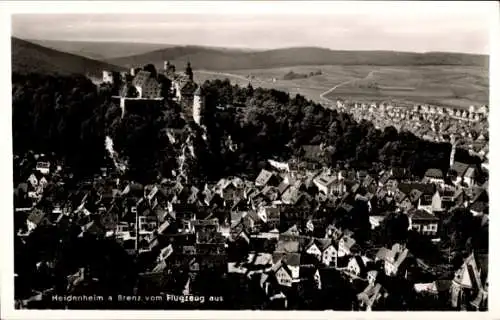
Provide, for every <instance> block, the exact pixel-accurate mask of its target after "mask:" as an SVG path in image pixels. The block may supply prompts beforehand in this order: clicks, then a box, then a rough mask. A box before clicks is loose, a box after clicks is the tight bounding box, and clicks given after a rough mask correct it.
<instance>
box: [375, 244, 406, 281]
mask: <svg viewBox="0 0 500 320" xmlns="http://www.w3.org/2000/svg"><path fill="white" fill-rule="evenodd" d="M408 253H409V251H408V249H407V248H404V247H403V246H401V245H400V244H398V243H396V244H394V245H393V246H392V249H391V250H389V249H387V248H384V247H383V248H380V249H379V251H378V252H377V254H376V256H375V261H383V262H384V271H385V274H386V275H387V276H395V275H397V274H398V273H402V271H403V268H404V262H405V260H406V257H407V256H408Z"/></svg>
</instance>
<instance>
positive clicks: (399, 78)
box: [195, 65, 489, 108]
mask: <svg viewBox="0 0 500 320" xmlns="http://www.w3.org/2000/svg"><path fill="white" fill-rule="evenodd" d="M318 70H321V72H322V74H321V75H316V76H312V77H309V78H305V79H293V80H283V76H284V75H285V74H286V73H288V72H290V71H293V72H296V73H307V74H308V73H310V72H315V71H318ZM195 77H196V81H200V82H203V81H205V80H210V79H216V78H218V79H224V78H228V79H230V80H231V82H233V83H236V84H238V85H240V86H246V85H248V83H249V82H250V81H251V82H252V85H253V86H254V87H257V86H260V87H264V88H274V89H277V90H283V91H286V92H289V93H290V94H291V95H294V94H297V93H298V94H302V95H304V96H306V97H307V98H308V99H311V100H314V101H318V102H324V100H323V101H322V99H321V97H320V96H321V94H323V93H325V92H326V93H325V95H324V97H325V98H327V99H331V100H336V99H346V100H354V101H360V102H373V101H377V102H382V101H384V102H392V103H400V104H414V103H431V104H438V105H443V106H451V107H458V108H466V107H469V106H470V105H471V104H473V105H481V104H488V99H489V89H488V87H489V82H488V71H487V70H486V69H484V68H481V67H474V66H408V67H400V66H394V67H392V66H391V67H385V66H382V67H380V66H368V65H364V66H295V67H285V68H272V69H252V70H231V71H224V72H215V71H214V72H212V71H199V72H195ZM334 87H335V89H332V88H334ZM329 90H330V91H329Z"/></svg>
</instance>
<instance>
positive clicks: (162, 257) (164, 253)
mask: <svg viewBox="0 0 500 320" xmlns="http://www.w3.org/2000/svg"><path fill="white" fill-rule="evenodd" d="M173 252H174V249H173V247H172V244H169V245H168V246H166V247H165V248H163V249H161V251H160V253H159V254H158V258H157V262H163V261H166V260H167V258H168V257H170V255H171V254H172V253H173Z"/></svg>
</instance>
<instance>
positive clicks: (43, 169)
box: [35, 161, 50, 175]
mask: <svg viewBox="0 0 500 320" xmlns="http://www.w3.org/2000/svg"><path fill="white" fill-rule="evenodd" d="M35 170H36V171H38V172H40V173H41V174H43V175H47V174H49V173H50V162H45V161H39V162H37V164H36V169H35Z"/></svg>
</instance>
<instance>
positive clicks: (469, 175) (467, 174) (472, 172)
mask: <svg viewBox="0 0 500 320" xmlns="http://www.w3.org/2000/svg"><path fill="white" fill-rule="evenodd" d="M475 176H476V170H475V168H473V167H469V168H468V169H467V171H465V175H464V177H467V178H474V177H475Z"/></svg>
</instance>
